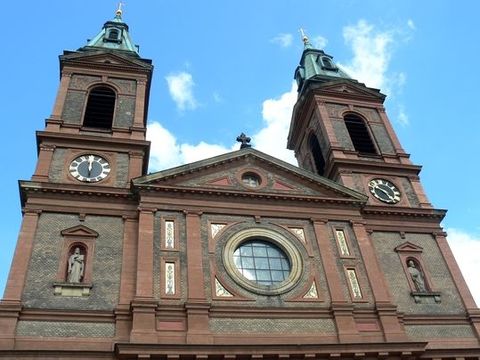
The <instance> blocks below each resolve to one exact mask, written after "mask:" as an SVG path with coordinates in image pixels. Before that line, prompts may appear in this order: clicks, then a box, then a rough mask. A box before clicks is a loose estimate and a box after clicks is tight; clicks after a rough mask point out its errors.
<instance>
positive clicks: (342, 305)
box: [313, 220, 360, 342]
mask: <svg viewBox="0 0 480 360" xmlns="http://www.w3.org/2000/svg"><path fill="white" fill-rule="evenodd" d="M313 228H314V230H315V237H316V239H317V242H318V247H319V248H320V256H321V258H322V263H323V266H324V269H325V278H326V280H327V286H328V290H329V292H330V297H331V300H332V312H333V316H334V318H335V323H336V325H337V331H338V339H339V341H340V342H355V341H360V335H359V333H358V330H357V326H356V323H355V319H354V317H353V305H352V304H351V303H350V300H347V299H346V298H345V295H344V293H343V289H342V285H341V284H342V283H343V282H342V281H341V279H340V275H339V271H338V269H337V264H336V261H335V259H336V255H335V253H334V251H333V249H332V246H331V242H330V240H329V237H328V234H329V233H330V231H329V228H328V227H327V221H326V220H313Z"/></svg>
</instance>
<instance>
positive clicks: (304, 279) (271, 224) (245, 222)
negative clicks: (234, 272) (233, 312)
mask: <svg viewBox="0 0 480 360" xmlns="http://www.w3.org/2000/svg"><path fill="white" fill-rule="evenodd" d="M208 220H210V221H211V222H222V221H223V222H239V223H238V224H235V225H232V226H231V227H229V228H226V229H225V231H224V232H223V233H221V234H220V235H219V237H218V239H216V246H215V254H213V255H211V256H212V258H213V260H214V262H215V264H216V269H217V272H218V275H219V276H220V278H221V279H222V281H223V282H224V283H225V285H227V286H228V287H229V288H231V289H233V290H234V291H235V293H236V294H239V295H240V296H243V297H245V298H248V299H254V300H255V302H256V303H255V305H256V306H272V307H279V306H280V307H304V306H312V304H311V303H303V302H298V303H296V302H291V301H287V300H290V299H292V298H297V297H301V296H302V295H303V292H304V291H305V292H306V290H308V289H307V288H308V285H310V284H309V282H310V269H311V267H312V266H315V265H314V264H321V261H320V259H319V254H318V252H316V253H315V255H314V258H313V259H311V258H309V256H308V254H307V251H306V249H305V247H304V245H303V244H302V242H301V240H299V239H298V238H296V237H295V235H293V234H292V233H291V232H290V231H288V230H286V229H284V228H283V227H281V226H280V225H281V224H291V225H293V226H302V225H303V226H306V238H307V240H308V241H311V242H314V241H315V240H314V239H315V238H314V235H313V229H312V228H311V225H310V224H309V223H308V222H306V221H298V220H296V221H290V220H288V219H268V218H264V219H262V221H261V223H256V222H255V221H254V220H253V219H252V218H251V217H237V216H223V217H222V216H203V217H202V238H203V239H204V243H203V246H204V251H208V243H207V234H208ZM307 224H308V225H307ZM247 228H266V229H269V230H273V231H276V232H278V233H280V234H282V235H283V236H284V237H286V238H287V239H290V240H291V241H292V244H293V245H294V246H295V247H296V248H297V249H298V250H299V252H300V254H301V257H302V261H303V269H302V275H301V277H300V280H299V282H298V284H297V286H295V287H293V288H292V289H291V290H289V291H287V292H286V293H284V294H280V295H276V296H265V295H261V294H257V293H255V292H252V291H249V290H247V289H244V288H243V287H241V286H240V285H238V284H237V283H236V282H235V280H234V279H233V278H232V277H231V276H230V275H229V273H228V272H227V271H226V268H225V264H224V262H223V249H224V247H225V245H226V244H227V242H228V240H229V239H230V238H231V237H232V236H233V235H234V234H235V233H237V232H239V231H241V230H244V229H247ZM204 261H205V263H204V267H205V271H206V273H205V278H206V281H205V291H206V293H207V294H210V296H211V292H212V291H211V286H210V284H211V282H210V281H211V278H210V273H209V269H210V265H209V263H208V259H207V258H205V260H204ZM317 271H318V273H319V274H320V279H317V281H318V286H319V287H318V291H319V293H321V296H322V298H323V297H324V298H325V299H328V297H329V296H328V294H324V292H326V291H327V290H326V289H327V286H326V280H325V276H324V271H323V268H322V267H321V266H318V267H317ZM229 303H232V301H229ZM327 304H328V301H327V302H321V303H318V306H322V307H324V306H327ZM249 306H252V304H251V302H249Z"/></svg>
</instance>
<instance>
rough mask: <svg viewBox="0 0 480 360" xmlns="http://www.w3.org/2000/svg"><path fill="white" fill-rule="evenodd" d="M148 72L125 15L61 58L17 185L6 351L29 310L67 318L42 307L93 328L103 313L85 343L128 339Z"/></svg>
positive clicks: (2, 325) (145, 150)
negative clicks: (50, 102) (49, 105)
mask: <svg viewBox="0 0 480 360" xmlns="http://www.w3.org/2000/svg"><path fill="white" fill-rule="evenodd" d="M152 71H153V66H152V62H151V60H148V59H143V58H141V57H140V55H139V48H138V46H136V45H134V44H133V42H132V39H131V38H130V34H129V28H128V25H127V24H126V23H125V22H124V21H123V19H122V11H121V9H120V8H119V9H118V10H117V11H116V13H115V17H114V19H113V20H111V21H107V22H106V23H105V24H104V26H103V28H102V29H101V31H100V32H99V33H98V34H97V35H96V36H95V37H94V38H93V39H91V40H89V41H88V43H87V44H86V45H85V46H83V47H81V48H79V49H78V50H76V51H65V52H64V53H63V54H62V55H61V56H60V85H59V89H58V93H57V96H56V100H55V103H54V107H53V111H52V114H51V115H50V116H49V117H48V118H47V119H46V126H45V128H44V130H42V131H37V133H36V137H37V146H38V161H37V166H36V169H35V172H34V174H33V175H32V178H31V179H30V180H27V181H20V196H21V204H22V212H23V221H22V227H21V231H20V234H19V237H18V242H17V247H16V250H15V255H14V258H13V261H12V266H11V270H10V273H9V277H8V281H7V285H6V288H5V293H4V297H3V299H2V300H1V301H0V313H1V314H3V315H4V316H3V315H2V316H0V318H1V319H0V329H1V330H0V348H1V349H13V348H14V346H15V345H14V342H15V341H14V338H15V334H17V335H18V334H21V333H23V330H22V327H25V329H27V333H28V331H29V330H28V329H31V326H30V325H31V324H26V323H22V321H21V320H20V318H21V317H22V316H23V315H22V314H23V312H24V311H26V312H28V311H30V310H31V309H41V311H40V313H41V315H40V317H42V319H43V320H45V321H46V322H45V323H43V324H47V323H49V324H52V323H55V324H56V323H57V322H58V321H62V320H59V318H56V317H55V314H54V315H52V313H48V311H46V312H45V311H44V310H45V309H57V310H58V309H61V310H62V311H67V312H68V311H74V312H78V311H80V312H81V314H80V315H78V316H79V321H86V322H87V323H88V322H89V321H90V322H91V321H93V322H94V323H95V322H96V321H98V320H99V319H100V318H101V317H102V316H107V317H110V319H109V320H108V321H109V323H104V324H101V325H99V327H100V330H99V332H98V333H95V331H94V330H93V328H94V327H89V326H88V324H87V325H86V329H87V330H86V331H87V332H88V333H89V335H88V336H91V337H104V338H105V337H106V338H108V337H111V336H113V334H120V335H119V336H125V337H126V335H122V334H124V333H125V332H126V331H127V330H124V331H123V329H124V328H123V327H122V324H123V323H124V322H123V320H122V319H124V318H125V315H124V314H125V312H126V313H128V309H129V308H130V300H131V298H132V297H133V295H132V293H133V291H134V290H133V287H134V283H135V278H134V275H132V274H134V271H135V263H132V262H131V261H130V262H129V260H130V259H131V254H132V253H134V252H135V251H136V249H135V244H136V243H135V242H136V236H137V231H138V221H137V218H138V214H137V207H138V203H137V202H136V199H135V195H134V194H133V193H132V191H131V181H130V180H131V179H133V178H136V177H139V176H142V175H145V174H146V173H147V168H148V156H149V149H150V143H149V142H148V141H146V139H145V135H146V124H147V110H148V98H149V92H150V83H151V78H152ZM41 234H43V235H41ZM92 289H95V291H93V290H92ZM89 309H90V310H91V309H95V311H96V313H95V315H94V316H93V318H92V319H90V320H89V319H88V317H85V314H86V313H87V312H88V310H89ZM125 309H127V310H125ZM22 311H23V312H22ZM42 311H43V312H42ZM82 311H83V312H82ZM122 316H123V318H122ZM43 320H42V321H43ZM61 331H66V328H64V329H63V330H61ZM75 331H77V333H78V328H77V329H76V330H75ZM122 331H123V332H122ZM58 334H60V332H59V333H58ZM58 334H57V335H58ZM77 345H78V346H77V347H79V348H81V347H85V345H84V344H77ZM106 346H110V345H109V343H107V345H106ZM0 357H1V355H0Z"/></svg>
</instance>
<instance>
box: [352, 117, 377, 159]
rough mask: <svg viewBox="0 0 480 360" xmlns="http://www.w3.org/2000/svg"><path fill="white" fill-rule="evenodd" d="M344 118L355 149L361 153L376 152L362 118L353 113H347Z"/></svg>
mask: <svg viewBox="0 0 480 360" xmlns="http://www.w3.org/2000/svg"><path fill="white" fill-rule="evenodd" d="M344 120H345V125H346V127H347V130H348V133H349V135H350V139H351V140H352V143H353V147H354V148H355V150H356V151H358V152H359V153H362V154H377V150H376V148H375V145H374V144H373V141H372V138H371V137H370V133H369V132H368V129H367V126H366V125H365V122H364V121H363V119H362V118H360V117H359V116H357V115H355V114H348V115H345V117H344Z"/></svg>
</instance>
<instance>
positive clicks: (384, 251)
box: [371, 232, 465, 315]
mask: <svg viewBox="0 0 480 360" xmlns="http://www.w3.org/2000/svg"><path fill="white" fill-rule="evenodd" d="M371 236H372V240H373V244H374V246H375V249H376V252H377V258H378V260H379V262H380V266H381V268H382V270H383V273H384V274H385V278H386V280H387V283H388V286H389V289H390V292H391V294H392V296H393V299H394V302H395V303H396V304H397V305H398V310H399V311H401V312H404V313H406V314H431V315H435V314H462V315H463V314H464V312H465V310H464V307H463V304H462V301H461V299H460V296H459V294H458V292H457V290H456V288H455V284H454V283H453V280H452V278H451V276H450V273H449V271H448V269H447V265H446V263H445V261H444V259H443V257H442V255H441V253H440V250H439V249H438V246H437V244H436V242H435V239H434V238H433V236H431V235H429V234H406V236H405V239H402V238H401V237H400V234H398V233H393V232H374V233H372V235H371ZM407 241H409V242H411V243H413V244H415V245H418V246H421V247H422V248H423V253H422V259H423V262H424V265H425V267H426V268H427V271H428V272H429V273H430V276H431V281H432V284H431V285H432V287H433V290H434V291H439V292H440V293H441V295H440V296H441V303H439V304H434V303H415V300H414V298H413V297H412V296H411V290H410V287H409V284H408V280H407V277H406V276H407V275H406V274H405V271H404V269H403V266H402V264H401V262H400V257H399V256H398V254H397V253H396V252H395V250H394V249H395V248H396V247H397V246H399V245H401V244H403V243H405V242H407Z"/></svg>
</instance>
